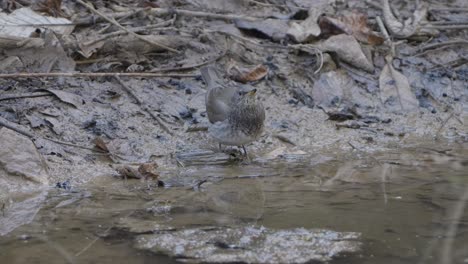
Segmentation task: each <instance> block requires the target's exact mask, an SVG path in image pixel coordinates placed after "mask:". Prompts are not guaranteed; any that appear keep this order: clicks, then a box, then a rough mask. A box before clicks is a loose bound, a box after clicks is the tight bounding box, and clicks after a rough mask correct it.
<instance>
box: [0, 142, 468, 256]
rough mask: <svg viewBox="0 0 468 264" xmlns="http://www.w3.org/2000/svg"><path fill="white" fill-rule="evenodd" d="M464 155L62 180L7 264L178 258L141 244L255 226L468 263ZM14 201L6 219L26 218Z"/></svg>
mask: <svg viewBox="0 0 468 264" xmlns="http://www.w3.org/2000/svg"><path fill="white" fill-rule="evenodd" d="M467 154H468V145H466V143H465V145H463V144H459V143H458V144H443V145H442V144H441V145H437V146H431V147H412V148H407V149H405V150H392V151H387V152H385V153H376V154H373V155H368V154H360V153H355V154H353V155H349V156H347V155H343V157H340V158H339V159H337V158H335V157H331V156H319V155H317V156H313V157H293V156H289V157H284V158H283V159H281V160H279V161H274V163H272V162H273V161H268V160H254V161H253V162H252V163H251V164H249V165H246V164H233V165H231V166H206V167H200V166H196V167H193V166H192V167H186V168H180V169H179V170H177V171H168V172H165V173H163V175H162V178H163V179H164V180H165V181H166V182H167V184H168V185H169V184H170V185H171V186H172V187H166V188H150V189H148V188H147V186H148V184H147V183H142V182H140V181H137V180H133V181H132V180H128V181H123V180H117V179H113V178H111V177H109V178H105V179H96V181H95V182H93V183H90V184H89V186H80V187H73V186H72V188H71V189H69V190H65V189H59V188H53V189H50V190H45V191H44V192H41V193H38V194H36V195H32V196H31V197H32V198H31V200H30V201H31V202H29V206H31V203H37V208H40V209H39V210H38V212H37V214H35V215H34V216H33V217H31V219H33V220H32V221H31V222H30V223H29V224H26V225H23V226H20V227H17V228H16V229H15V230H14V231H12V232H10V233H8V234H6V235H4V236H1V237H0V248H1V250H0V263H67V262H68V263H129V262H132V263H150V262H151V263H155V262H156V263H175V262H176V259H175V258H174V257H168V256H165V255H163V254H156V253H152V252H151V251H149V250H141V249H136V247H135V241H136V240H137V237H138V236H139V235H142V234H146V235H148V234H152V233H153V231H154V230H159V231H161V230H183V229H186V228H196V227H204V226H211V227H221V226H222V227H226V226H248V225H255V226H264V227H266V228H269V229H272V230H284V229H292V228H298V227H301V228H307V229H316V228H320V229H328V230H333V231H338V232H358V233H360V234H361V237H360V238H359V240H360V241H361V242H362V247H361V250H360V251H359V252H357V253H348V254H341V255H340V256H339V257H335V258H334V260H333V261H331V263H444V261H445V263H468V208H467V207H468V206H466V205H467V203H468V202H467V199H468V191H467V190H468V155H467ZM175 175H177V177H175ZM44 195H46V199H39V198H37V197H41V196H44ZM18 199H19V198H18ZM24 199H27V198H24ZM15 201H16V200H15ZM14 204H15V202H10V204H9V205H7V206H5V207H4V208H3V209H2V210H3V211H2V212H3V217H4V219H11V220H10V221H11V222H15V223H16V222H18V219H21V217H23V220H25V217H26V216H24V215H21V214H20V213H18V215H17V217H16V218H14V217H12V215H14V213H15V210H16V209H14ZM464 206H465V207H464ZM16 212H18V210H16ZM0 217H2V216H1V214H0ZM8 217H10V218H8ZM4 223H5V222H4ZM451 232H452V233H451ZM451 234H455V236H453V235H451ZM447 256H449V257H450V258H448V257H447ZM179 257H181V256H179ZM450 260H452V262H448V261H450Z"/></svg>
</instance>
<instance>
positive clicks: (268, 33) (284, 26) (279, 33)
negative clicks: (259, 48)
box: [235, 18, 289, 41]
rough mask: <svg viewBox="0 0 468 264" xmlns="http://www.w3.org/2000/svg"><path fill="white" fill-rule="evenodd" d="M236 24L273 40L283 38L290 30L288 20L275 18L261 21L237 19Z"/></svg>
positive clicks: (258, 35) (240, 27)
mask: <svg viewBox="0 0 468 264" xmlns="http://www.w3.org/2000/svg"><path fill="white" fill-rule="evenodd" d="M235 25H236V27H237V28H239V29H242V30H244V31H247V32H250V33H252V34H255V35H256V36H257V37H259V38H270V39H272V40H273V41H281V40H283V39H284V38H285V37H286V33H287V32H288V30H289V25H288V23H287V21H285V20H281V19H273V18H268V19H265V20H259V21H248V20H236V21H235Z"/></svg>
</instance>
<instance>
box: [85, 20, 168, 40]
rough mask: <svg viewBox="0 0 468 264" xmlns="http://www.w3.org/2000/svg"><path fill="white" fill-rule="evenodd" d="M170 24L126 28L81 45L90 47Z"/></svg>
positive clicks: (165, 22)
mask: <svg viewBox="0 0 468 264" xmlns="http://www.w3.org/2000/svg"><path fill="white" fill-rule="evenodd" d="M171 23H173V21H172V20H168V21H164V22H161V23H158V24H154V25H148V26H144V27H134V28H128V30H119V31H115V32H111V33H107V34H104V35H102V36H101V37H99V38H96V39H93V40H90V41H87V42H85V43H83V45H84V46H91V45H93V44H94V43H97V42H100V41H103V40H106V39H109V38H112V37H116V36H120V35H123V34H128V32H129V31H131V32H134V33H137V32H142V31H145V30H148V29H154V28H159V27H165V26H168V25H170V24H171Z"/></svg>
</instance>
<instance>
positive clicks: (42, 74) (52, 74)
mask: <svg viewBox="0 0 468 264" xmlns="http://www.w3.org/2000/svg"><path fill="white" fill-rule="evenodd" d="M109 76H110V77H119V76H122V77H179V78H195V77H198V76H200V75H199V74H176V73H151V72H19V73H2V74H0V78H32V77H109Z"/></svg>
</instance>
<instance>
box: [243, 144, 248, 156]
mask: <svg viewBox="0 0 468 264" xmlns="http://www.w3.org/2000/svg"><path fill="white" fill-rule="evenodd" d="M242 149H243V150H244V156H246V157H247V150H246V149H245V146H244V145H242Z"/></svg>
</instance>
